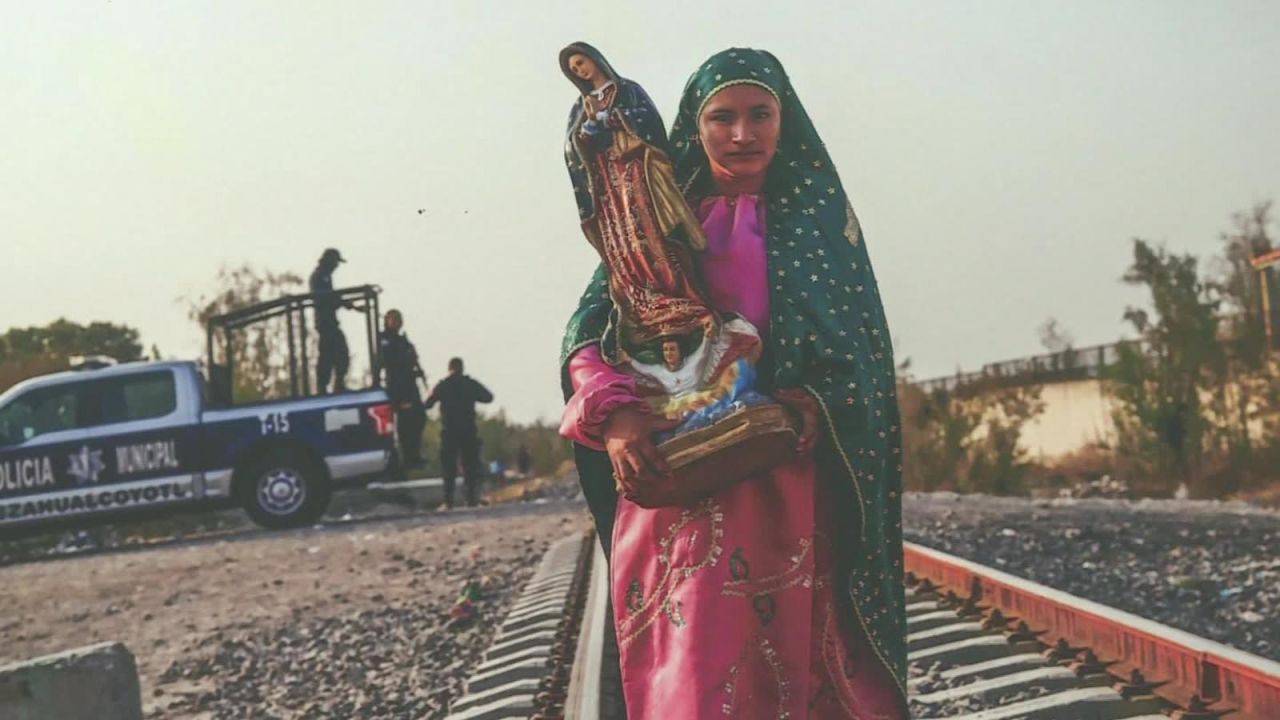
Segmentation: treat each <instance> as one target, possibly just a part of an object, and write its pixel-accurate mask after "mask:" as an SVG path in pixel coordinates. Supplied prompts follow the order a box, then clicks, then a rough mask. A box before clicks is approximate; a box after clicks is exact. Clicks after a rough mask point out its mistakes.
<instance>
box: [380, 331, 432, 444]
mask: <svg viewBox="0 0 1280 720" xmlns="http://www.w3.org/2000/svg"><path fill="white" fill-rule="evenodd" d="M382 326H383V330H382V332H381V333H380V334H379V336H378V355H379V357H380V359H381V361H382V367H383V370H384V371H385V372H386V381H387V397H388V398H390V399H391V405H392V407H394V408H395V411H396V434H397V435H398V436H399V437H400V454H401V456H402V457H401V460H402V465H403V467H404V469H405V470H410V469H413V468H416V467H419V466H421V465H422V428H423V426H424V425H426V422H427V411H426V408H424V407H423V405H422V393H420V392H418V378H423V377H425V376H424V375H423V373H422V367H421V366H419V365H418V351H417V349H416V348H414V347H413V343H411V342H409V337H408V336H407V335H405V334H404V333H403V332H401V329H402V328H403V327H404V316H403V315H401V314H400V311H399V310H388V311H387V314H386V317H384V318H383V321H382Z"/></svg>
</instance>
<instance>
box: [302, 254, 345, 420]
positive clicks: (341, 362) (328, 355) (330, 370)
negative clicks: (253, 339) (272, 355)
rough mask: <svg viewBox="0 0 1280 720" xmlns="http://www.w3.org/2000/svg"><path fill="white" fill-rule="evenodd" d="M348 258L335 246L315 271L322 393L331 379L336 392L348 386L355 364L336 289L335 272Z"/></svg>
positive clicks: (318, 373)
mask: <svg viewBox="0 0 1280 720" xmlns="http://www.w3.org/2000/svg"><path fill="white" fill-rule="evenodd" d="M344 262H346V260H344V259H343V258H342V254H341V253H339V252H338V251H337V250H335V249H334V248H329V249H327V250H325V251H324V253H323V254H322V255H320V262H319V263H318V264H317V265H316V269H315V270H313V271H312V272H311V281H310V286H311V293H312V294H313V295H314V296H315V304H316V308H315V313H316V333H317V334H318V335H319V336H320V352H319V357H318V358H316V390H317V392H319V393H320V394H321V395H323V394H325V393H327V392H329V380H330V379H331V378H332V380H333V392H335V393H339V392H342V391H344V390H346V389H347V368H348V367H349V366H350V365H351V352H350V351H349V350H348V349H347V336H346V335H343V334H342V328H341V327H339V326H338V307H339V306H340V305H341V304H342V303H340V302H339V300H338V296H337V295H336V294H335V293H334V291H333V271H334V270H336V269H338V265H339V263H344Z"/></svg>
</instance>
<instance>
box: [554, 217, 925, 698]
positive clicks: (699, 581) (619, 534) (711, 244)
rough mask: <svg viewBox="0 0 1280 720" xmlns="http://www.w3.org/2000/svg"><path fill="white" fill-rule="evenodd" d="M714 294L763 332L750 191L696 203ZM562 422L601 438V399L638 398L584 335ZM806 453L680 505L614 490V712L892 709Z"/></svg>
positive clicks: (892, 693)
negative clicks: (618, 699) (618, 669)
mask: <svg viewBox="0 0 1280 720" xmlns="http://www.w3.org/2000/svg"><path fill="white" fill-rule="evenodd" d="M698 215H699V219H700V220H701V221H702V224H703V228H704V229H705V230H706V234H707V241H708V248H707V251H706V253H705V254H704V256H703V258H702V263H703V265H702V266H703V272H704V274H705V275H704V280H705V281H706V284H707V291H708V294H709V296H710V299H711V302H712V305H713V306H714V307H715V308H716V309H717V310H720V311H721V312H730V311H731V312H736V313H738V314H740V315H742V316H743V317H745V318H746V319H747V320H749V321H750V322H751V323H752V324H754V325H756V327H757V328H758V329H759V330H760V333H761V336H762V339H764V340H765V341H766V347H767V337H766V336H767V332H768V319H769V306H768V305H769V292H768V285H767V277H766V258H765V223H764V208H763V205H761V204H760V202H759V200H758V198H756V197H755V196H750V195H743V196H739V197H738V198H736V199H726V198H710V199H708V200H707V201H705V202H704V203H703V204H702V207H701V208H700V209H699V213H698ZM570 376H571V378H572V379H573V383H574V390H575V394H574V396H573V397H572V398H571V399H570V401H569V404H568V406H567V407H566V409H565V414H564V419H563V423H562V426H561V433H562V434H563V435H564V436H565V437H568V438H570V439H572V440H574V441H575V442H578V443H581V444H583V445H586V446H588V447H593V448H596V449H601V448H602V445H601V442H600V426H601V425H602V423H603V422H604V420H605V419H606V418H607V417H608V415H609V413H610V412H612V411H613V410H614V409H616V408H618V407H620V406H623V405H627V404H632V403H634V404H637V405H640V404H641V401H640V400H639V399H638V398H637V397H636V395H635V385H634V383H633V382H632V381H631V380H630V378H629V377H628V376H626V375H624V374H622V373H620V372H618V371H616V370H614V369H612V368H611V367H609V366H608V365H606V364H605V363H604V362H603V360H602V359H601V357H600V353H599V350H598V349H597V348H595V347H588V348H585V349H583V350H581V351H579V352H578V353H577V354H576V355H575V356H574V357H573V358H572V360H571V361H570ZM825 477H828V475H827V474H826V473H824V472H823V469H822V468H821V467H819V466H818V465H817V464H816V463H815V460H814V457H813V456H808V457H804V458H801V459H798V460H796V461H794V462H791V463H788V464H786V465H783V466H780V467H777V468H775V469H774V470H773V471H771V472H770V473H769V474H768V475H763V476H760V477H755V478H750V479H747V480H744V481H742V482H739V483H738V484H736V485H734V486H732V487H730V488H729V489H727V490H725V491H723V492H721V493H719V494H717V495H715V496H713V497H711V498H708V499H707V500H704V501H702V502H700V503H698V504H696V505H694V506H693V507H689V508H660V509H655V510H647V509H645V508H641V507H640V506H638V505H635V504H634V503H632V502H630V501H628V500H625V499H619V501H618V508H617V520H616V522H615V525H614V535H613V557H612V567H611V568H610V572H611V579H612V596H613V609H614V619H615V623H616V626H617V631H618V647H619V650H620V653H621V662H622V679H623V690H624V694H625V697H626V702H627V714H628V717H629V718H632V719H633V720H645V719H648V718H660V719H661V720H685V719H686V718H687V719H690V720H692V719H694V718H697V719H702V718H716V717H724V718H747V719H752V718H761V719H763V718H793V719H800V718H861V719H864V720H872V719H879V718H897V717H900V714H899V703H898V692H897V690H896V689H895V688H894V685H893V683H894V681H893V680H892V678H891V676H890V675H889V673H888V672H887V671H886V669H885V668H884V667H883V666H882V665H881V664H880V663H879V662H878V661H877V659H876V658H875V656H874V654H873V651H872V650H871V646H870V645H869V644H868V643H867V642H866V640H865V636H864V634H863V633H862V632H861V630H860V628H859V627H858V621H857V619H856V617H855V616H854V614H853V612H852V610H850V609H848V606H847V605H844V604H842V603H840V602H838V600H837V598H838V597H839V592H840V590H839V588H838V587H837V585H838V584H839V581H838V580H837V577H836V573H835V563H836V556H835V552H834V549H835V548H837V547H839V548H841V549H842V550H843V551H844V552H853V551H855V550H856V548H854V547H852V546H851V545H850V544H849V543H850V542H851V541H849V540H845V539H843V538H841V537H840V536H839V530H838V528H837V526H836V524H835V523H834V522H833V518H832V517H831V514H830V513H829V512H826V511H825V510H827V509H828V508H830V507H831V501H829V500H827V496H828V495H829V490H828V488H827V485H826V482H824V478H825Z"/></svg>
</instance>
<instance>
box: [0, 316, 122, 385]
mask: <svg viewBox="0 0 1280 720" xmlns="http://www.w3.org/2000/svg"><path fill="white" fill-rule="evenodd" d="M77 355H105V356H107V357H111V358H114V359H115V360H116V361H118V362H132V361H134V360H141V359H142V358H143V355H142V343H141V342H140V340H139V335H138V331H137V330H136V329H134V328H131V327H129V326H127V325H117V324H115V323H109V322H91V323H89V324H88V325H81V324H79V323H76V322H72V321H70V320H67V319H66V318H59V319H58V320H55V321H53V322H52V323H49V324H48V325H44V326H33V327H25V328H12V329H10V330H8V331H7V332H5V333H4V334H3V335H0V391H4V390H5V389H7V388H9V387H11V386H13V385H15V384H17V383H19V382H21V381H23V380H26V379H27V378H30V377H35V376H37V375H46V374H48V373H51V372H58V371H60V370H66V369H68V368H69V367H70V363H71V358H72V357H74V356H77Z"/></svg>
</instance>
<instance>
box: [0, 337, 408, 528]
mask: <svg viewBox="0 0 1280 720" xmlns="http://www.w3.org/2000/svg"><path fill="white" fill-rule="evenodd" d="M205 398H206V394H205V383H204V378H203V376H202V375H201V374H200V372H199V370H198V369H197V367H196V365H195V363H192V362H139V363H129V364H124V365H117V366H111V367H106V368H101V369H93V370H80V371H71V372H64V373H58V374H54V375H46V376H43V377H37V378H33V379H30V380H27V381H25V382H23V383H20V384H18V385H16V386H14V387H13V388H11V389H9V390H8V391H7V392H5V393H4V394H3V395H0V532H4V534H10V532H19V533H23V534H25V532H26V531H27V530H28V529H35V528H46V527H48V526H49V525H51V524H64V525H65V524H67V523H68V522H74V523H79V522H82V521H86V520H92V519H105V518H111V519H115V518H118V517H121V516H124V515H127V514H136V513H139V512H142V511H147V510H162V509H204V508H216V507H226V506H230V505H233V504H238V505H240V506H241V507H243V508H244V509H245V511H246V512H247V513H248V515H249V517H251V518H252V519H253V520H254V521H255V522H257V523H258V524H259V525H262V526H265V527H271V528H281V527H294V526H300V525H307V524H310V523H313V522H315V521H316V520H317V519H318V518H319V517H320V516H321V515H322V514H323V513H324V511H325V508H326V507H327V506H328V503H329V497H330V493H331V492H332V490H333V489H334V488H335V487H337V486H339V485H341V484H344V483H351V482H355V481H359V480H361V479H362V478H368V477H369V476H373V475H376V474H379V473H382V472H384V471H385V470H387V468H388V465H389V463H390V462H392V457H393V450H394V439H393V435H394V433H393V414H392V408H391V406H390V405H389V404H388V401H387V396H386V393H385V392H383V391H382V390H380V389H376V388H374V389H370V390H366V391H357V392H350V393H341V394H337V395H321V396H316V397H308V398H302V399H295V400H285V401H279V402H269V403H258V404H253V405H242V406H234V407H227V408H221V409H218V408H214V409H209V408H206V407H205Z"/></svg>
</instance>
